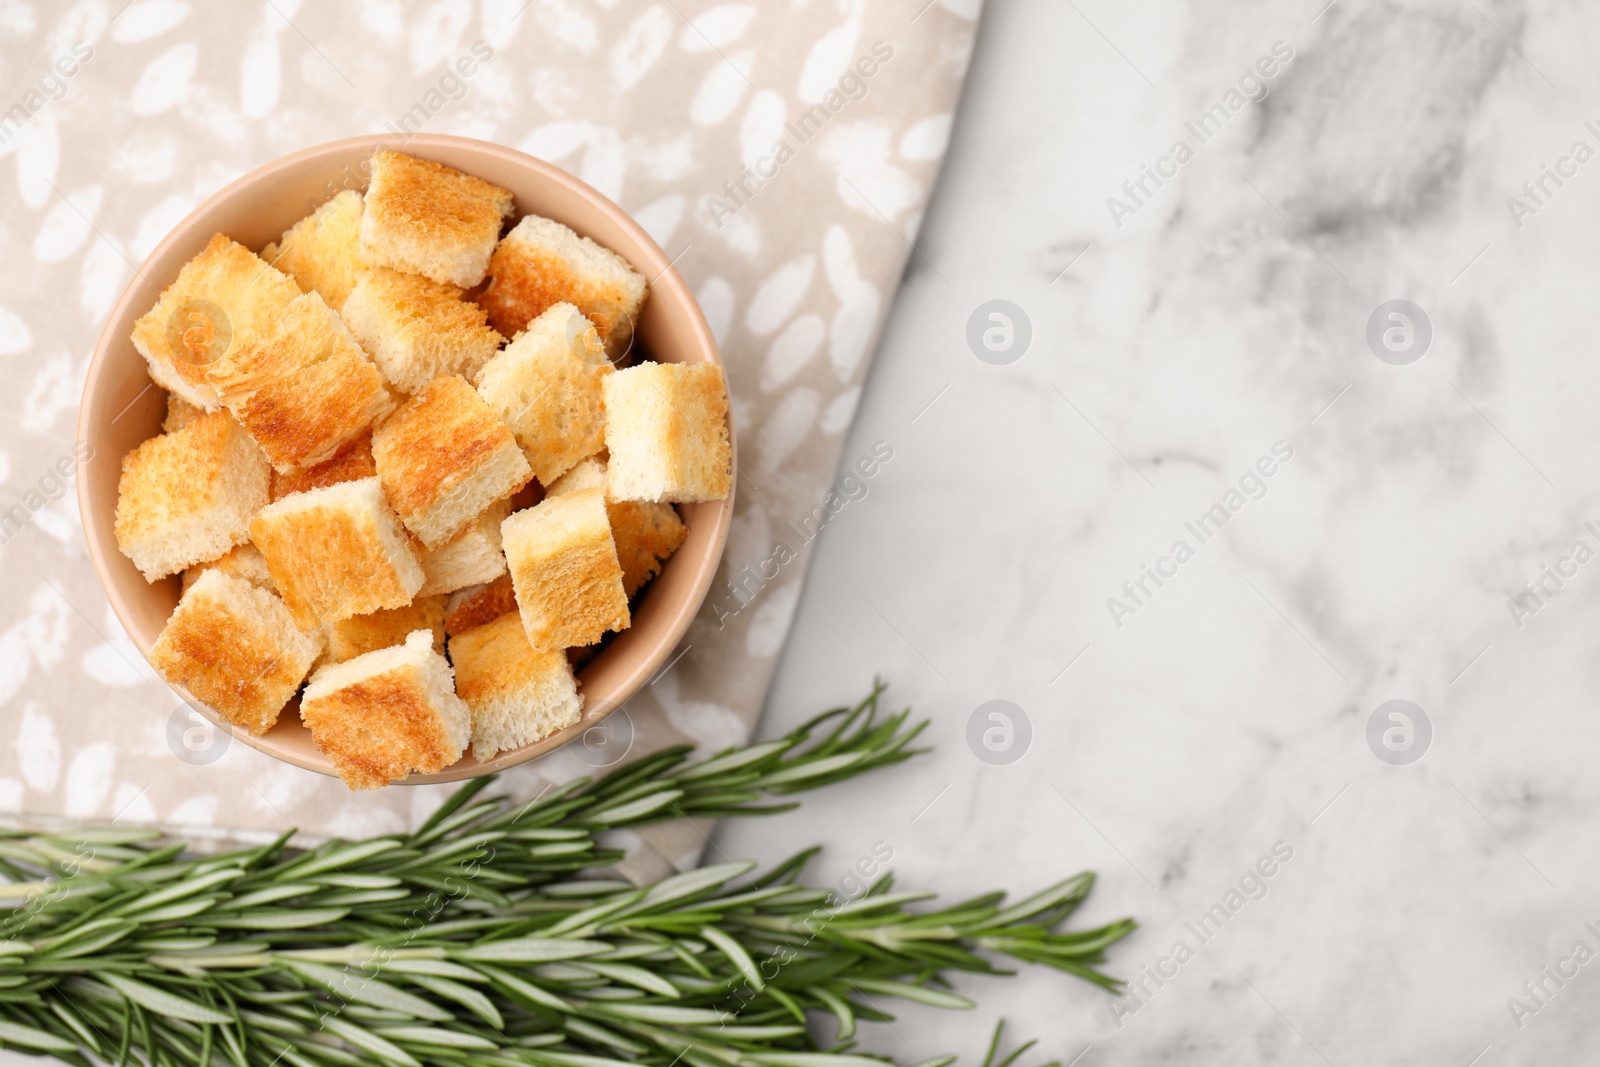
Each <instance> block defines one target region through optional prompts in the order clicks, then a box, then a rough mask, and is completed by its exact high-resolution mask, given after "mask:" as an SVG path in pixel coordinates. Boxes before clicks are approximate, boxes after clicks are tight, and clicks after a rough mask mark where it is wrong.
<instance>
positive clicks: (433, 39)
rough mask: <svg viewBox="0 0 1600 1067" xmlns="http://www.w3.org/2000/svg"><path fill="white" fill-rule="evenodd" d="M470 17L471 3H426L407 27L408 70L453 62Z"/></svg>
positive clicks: (431, 68) (420, 70)
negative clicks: (425, 6) (408, 42)
mask: <svg viewBox="0 0 1600 1067" xmlns="http://www.w3.org/2000/svg"><path fill="white" fill-rule="evenodd" d="M274 2H276V0H274ZM471 19H472V5H471V4H456V3H451V2H450V0H440V2H439V3H436V4H431V5H429V7H428V8H427V10H426V11H424V12H423V14H422V17H421V18H419V19H418V20H417V21H416V24H415V25H413V26H412V27H411V69H412V71H413V72H414V73H416V74H422V75H426V74H431V73H433V72H434V71H435V70H436V69H437V68H439V67H440V66H442V65H444V64H447V63H452V62H454V61H455V58H456V56H457V55H459V54H460V53H461V52H462V51H463V50H464V49H465V47H466V45H467V44H468V43H469V42H465V41H463V40H462V39H461V34H462V33H463V31H465V30H466V28H467V23H468V22H469V21H471Z"/></svg>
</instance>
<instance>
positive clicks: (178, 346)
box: [133, 233, 300, 411]
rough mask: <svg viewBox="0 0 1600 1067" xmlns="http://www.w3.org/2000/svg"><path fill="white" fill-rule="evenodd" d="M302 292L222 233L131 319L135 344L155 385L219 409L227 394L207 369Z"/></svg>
mask: <svg viewBox="0 0 1600 1067" xmlns="http://www.w3.org/2000/svg"><path fill="white" fill-rule="evenodd" d="M299 295H300V289H299V288H298V287H297V286H296V285H295V284H294V282H293V281H292V280H290V278H289V277H288V276H287V275H285V274H283V273H281V272H280V271H276V270H274V269H272V267H271V266H269V265H268V264H267V263H266V262H265V261H264V260H262V259H261V258H260V257H259V256H257V255H256V254H255V253H253V252H251V251H250V250H249V249H248V248H246V247H244V246H243V245H241V244H238V243H236V242H234V241H230V240H229V239H228V238H226V237H224V236H223V235H222V234H220V233H219V234H217V235H216V236H215V237H213V238H211V243H210V244H208V245H206V247H205V249H204V250H203V251H202V252H201V253H200V254H199V255H197V256H195V257H194V258H193V259H191V260H190V261H189V262H187V263H185V264H184V265H183V269H182V270H180V271H179V272H178V278H177V280H176V281H175V282H173V283H172V284H171V285H169V286H167V287H166V288H165V289H164V290H162V292H161V298H160V299H159V300H157V301H156V306H155V307H153V308H151V309H150V310H149V311H147V312H145V313H144V315H143V317H141V318H140V319H139V321H138V322H136V323H134V324H133V347H134V348H136V349H138V350H139V354H140V355H141V356H143V357H144V359H145V362H146V363H147V364H149V367H150V378H151V380H152V381H154V382H155V383H156V384H157V385H159V386H161V387H162V388H164V389H170V390H171V391H172V392H174V393H177V394H178V395H179V396H180V397H182V398H183V399H185V400H187V401H188V402H189V403H191V404H194V405H196V406H197V407H202V408H205V409H206V410H207V411H215V410H216V409H217V408H218V406H220V405H221V403H222V400H221V398H220V397H218V396H217V391H216V389H215V388H214V387H213V386H212V385H211V383H209V382H208V381H206V368H207V367H209V366H210V365H211V363H213V362H214V361H216V360H217V359H219V358H221V357H222V356H224V355H226V354H227V353H228V351H229V349H231V348H232V346H233V345H234V344H235V343H237V342H238V341H239V340H240V339H241V338H244V337H249V336H252V335H254V334H257V333H259V332H261V331H262V330H264V329H266V328H267V327H269V326H271V325H272V323H273V321H274V320H276V319H277V317H278V316H279V315H281V314H282V313H283V309H284V308H285V307H287V306H288V304H289V301H291V300H293V299H294V298H295V297H297V296H299Z"/></svg>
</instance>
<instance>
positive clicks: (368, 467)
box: [272, 432, 378, 500]
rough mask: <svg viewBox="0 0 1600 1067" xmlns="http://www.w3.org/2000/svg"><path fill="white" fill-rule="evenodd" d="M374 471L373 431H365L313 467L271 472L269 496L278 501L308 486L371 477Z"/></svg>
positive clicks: (375, 468) (318, 486)
mask: <svg viewBox="0 0 1600 1067" xmlns="http://www.w3.org/2000/svg"><path fill="white" fill-rule="evenodd" d="M377 473H378V467H377V464H375V463H373V462H372V434H371V433H370V432H366V433H362V434H360V435H359V436H357V437H355V438H352V439H351V440H350V441H349V442H348V443H346V444H345V446H344V448H342V449H341V450H340V451H339V454H338V455H336V456H334V457H333V458H332V459H328V460H323V461H322V462H321V463H318V464H317V465H316V466H314V467H303V468H301V469H300V470H293V471H289V472H288V473H285V474H280V473H279V472H277V471H273V472H272V499H274V500H281V499H283V498H284V497H286V496H288V495H289V494H290V493H303V492H305V491H306V490H307V489H321V488H322V487H323V486H325V485H338V484H339V483H340V482H353V481H356V480H357V479H360V478H371V477H373V476H374V475H376V474H377Z"/></svg>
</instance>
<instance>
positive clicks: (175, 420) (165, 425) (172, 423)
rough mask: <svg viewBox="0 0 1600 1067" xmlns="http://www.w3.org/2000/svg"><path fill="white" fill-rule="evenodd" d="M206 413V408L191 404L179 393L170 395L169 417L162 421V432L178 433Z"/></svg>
mask: <svg viewBox="0 0 1600 1067" xmlns="http://www.w3.org/2000/svg"><path fill="white" fill-rule="evenodd" d="M205 413H206V409H205V408H203V407H198V406H196V405H194V404H191V403H189V402H188V401H187V400H185V399H184V398H183V397H181V396H179V395H178V394H177V393H168V394H167V417H166V418H164V419H162V420H161V432H162V433H176V432H177V431H178V430H181V429H183V428H184V427H185V426H187V425H189V424H190V423H191V422H193V421H194V420H196V419H198V418H200V417H201V416H202V415H204V414H205Z"/></svg>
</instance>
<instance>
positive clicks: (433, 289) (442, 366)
mask: <svg viewBox="0 0 1600 1067" xmlns="http://www.w3.org/2000/svg"><path fill="white" fill-rule="evenodd" d="M341 314H342V315H343V316H344V321H345V322H346V323H348V324H349V326H350V332H351V333H353V334H354V335H355V337H356V340H358V341H360V342H361V347H363V348H365V349H366V350H367V351H368V352H370V353H371V354H372V358H373V359H374V360H376V361H377V364H378V367H379V369H381V370H382V371H383V376H384V378H386V379H387V380H388V382H389V384H391V385H393V386H394V387H395V388H396V389H398V390H399V391H400V392H402V393H405V394H406V395H408V396H410V395H414V394H416V393H420V392H422V390H423V389H425V388H427V386H428V383H429V382H431V381H433V380H434V379H435V378H438V377H440V376H441V375H445V374H460V375H462V376H464V377H467V378H470V377H472V376H473V375H475V374H477V373H478V370H479V369H480V368H481V367H482V366H483V365H484V364H485V363H487V362H488V361H489V359H490V358H491V357H493V356H494V354H495V352H496V351H497V350H498V349H499V348H500V341H501V338H500V335H499V334H498V333H495V332H494V330H492V329H491V328H490V327H489V326H488V323H487V318H486V316H485V314H484V311H483V309H482V308H481V307H479V306H478V305H477V304H474V303H472V302H471V301H470V300H463V299H461V290H460V289H459V288H457V287H456V286H454V285H448V284H441V283H439V282H433V281H429V280H428V279H427V278H424V277H422V276H421V275H418V274H402V273H401V272H400V271H397V270H387V269H385V268H382V267H378V268H374V269H372V270H364V271H362V272H361V274H360V276H359V277H358V278H357V280H356V285H355V288H354V289H353V290H351V293H350V298H349V299H348V300H346V301H345V303H344V308H343V310H342V311H341Z"/></svg>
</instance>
